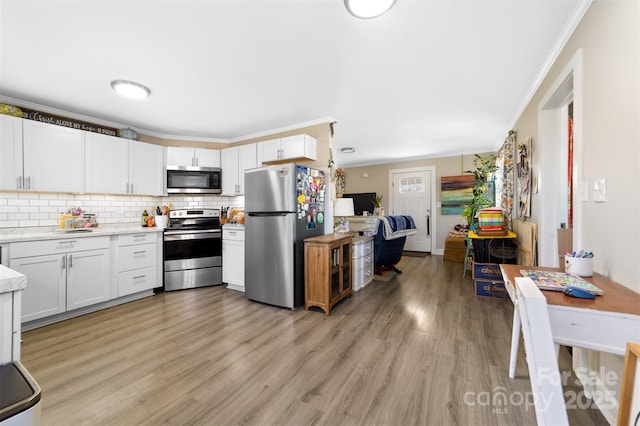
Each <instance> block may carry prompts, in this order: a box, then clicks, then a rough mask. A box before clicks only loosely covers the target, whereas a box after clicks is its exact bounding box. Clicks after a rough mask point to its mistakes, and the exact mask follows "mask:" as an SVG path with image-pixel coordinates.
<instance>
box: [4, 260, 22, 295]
mask: <svg viewBox="0 0 640 426" xmlns="http://www.w3.org/2000/svg"><path fill="white" fill-rule="evenodd" d="M26 286H27V277H26V276H24V275H22V274H21V273H20V272H17V271H14V270H13V269H9V268H7V267H6V266H2V265H0V293H8V292H10V291H16V290H22V289H24V288H25V287H26Z"/></svg>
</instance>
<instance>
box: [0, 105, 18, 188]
mask: <svg viewBox="0 0 640 426" xmlns="http://www.w3.org/2000/svg"><path fill="white" fill-rule="evenodd" d="M22 185H23V174H22V119H21V118H18V117H11V116H9V115H0V190H9V191H12V190H17V189H23V188H22Z"/></svg>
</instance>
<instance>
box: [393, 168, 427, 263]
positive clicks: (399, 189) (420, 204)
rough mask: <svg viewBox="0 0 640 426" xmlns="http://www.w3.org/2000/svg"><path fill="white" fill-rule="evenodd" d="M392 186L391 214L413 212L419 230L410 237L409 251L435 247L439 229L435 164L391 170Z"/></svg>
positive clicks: (406, 244) (412, 215) (408, 242)
mask: <svg viewBox="0 0 640 426" xmlns="http://www.w3.org/2000/svg"><path fill="white" fill-rule="evenodd" d="M389 174H390V179H389V181H390V182H391V185H392V188H391V189H390V191H389V193H390V194H391V198H392V199H391V203H390V206H389V207H390V208H391V212H389V213H388V214H391V215H409V216H411V217H413V220H414V221H415V223H416V228H417V232H416V233H415V234H414V235H411V236H410V237H407V242H406V243H405V245H404V249H405V250H407V251H422V252H431V251H432V234H433V230H434V229H435V222H434V220H435V215H434V214H433V212H434V208H433V206H432V202H433V195H432V193H433V192H434V191H433V176H434V175H435V168H434V167H423V168H415V169H400V170H390V171H389Z"/></svg>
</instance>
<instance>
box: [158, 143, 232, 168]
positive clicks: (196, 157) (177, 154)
mask: <svg viewBox="0 0 640 426" xmlns="http://www.w3.org/2000/svg"><path fill="white" fill-rule="evenodd" d="M167 166H187V167H190V166H197V167H220V150H218V149H206V148H183V147H175V146H169V147H167Z"/></svg>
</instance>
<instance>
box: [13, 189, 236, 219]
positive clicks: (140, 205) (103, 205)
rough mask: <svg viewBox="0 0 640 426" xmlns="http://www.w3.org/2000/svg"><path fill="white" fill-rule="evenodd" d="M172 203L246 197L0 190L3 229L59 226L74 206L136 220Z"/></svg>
mask: <svg viewBox="0 0 640 426" xmlns="http://www.w3.org/2000/svg"><path fill="white" fill-rule="evenodd" d="M169 203H171V205H172V207H173V208H174V209H181V208H189V207H203V208H220V207H223V206H229V207H243V206H244V197H222V196H215V195H200V196H171V197H151V196H142V195H140V196H136V195H103V194H66V193H44V192H42V193H38V192H2V193H0V228H17V227H29V226H58V223H59V222H58V218H59V216H60V213H63V212H66V211H67V210H69V209H71V208H72V207H80V208H82V210H83V211H85V212H87V213H95V214H96V217H97V218H98V222H99V223H137V222H139V221H140V217H141V215H142V211H143V210H144V209H147V211H148V212H149V213H151V212H152V211H154V209H155V206H162V205H168V204H169Z"/></svg>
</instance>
